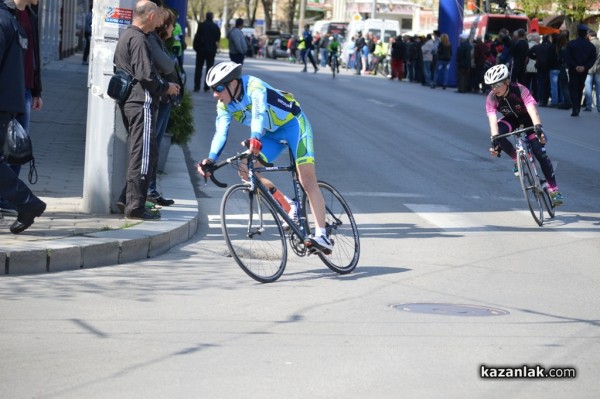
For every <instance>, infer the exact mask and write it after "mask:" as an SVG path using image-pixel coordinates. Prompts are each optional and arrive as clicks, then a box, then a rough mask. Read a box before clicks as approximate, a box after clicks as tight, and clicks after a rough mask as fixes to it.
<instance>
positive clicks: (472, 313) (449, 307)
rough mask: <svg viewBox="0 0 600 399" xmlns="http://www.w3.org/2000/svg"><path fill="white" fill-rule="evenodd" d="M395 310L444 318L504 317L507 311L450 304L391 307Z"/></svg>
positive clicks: (412, 304) (413, 304)
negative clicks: (436, 315)
mask: <svg viewBox="0 0 600 399" xmlns="http://www.w3.org/2000/svg"><path fill="white" fill-rule="evenodd" d="M393 307H394V308H395V309H397V310H401V311H403V312H412V313H427V314H439V315H445V316H467V317H483V316H506V315H507V314H510V312H508V311H507V310H502V309H497V308H490V307H488V306H476V305H456V304H452V303H404V304H400V305H394V306H393Z"/></svg>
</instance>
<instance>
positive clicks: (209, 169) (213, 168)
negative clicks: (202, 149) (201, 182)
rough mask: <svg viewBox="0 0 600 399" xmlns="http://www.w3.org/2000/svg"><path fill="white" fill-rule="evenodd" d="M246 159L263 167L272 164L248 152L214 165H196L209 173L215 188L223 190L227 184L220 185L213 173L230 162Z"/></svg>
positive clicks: (239, 153)
mask: <svg viewBox="0 0 600 399" xmlns="http://www.w3.org/2000/svg"><path fill="white" fill-rule="evenodd" d="M246 158H250V161H258V162H259V163H260V164H261V165H263V166H267V167H269V166H273V164H272V163H268V162H265V161H264V160H263V159H262V158H261V157H258V156H256V155H254V154H252V153H251V152H250V150H246V151H243V152H238V153H237V154H235V155H234V156H232V157H229V158H227V159H225V160H223V161H221V162H217V163H215V164H207V165H200V164H198V165H199V166H200V167H201V168H202V170H204V172H205V173H206V172H208V173H210V181H212V182H213V183H214V184H215V185H216V186H217V187H221V188H225V187H227V184H226V183H221V182H220V181H219V180H217V178H216V177H215V171H217V170H219V169H221V168H222V167H223V166H225V165H229V164H231V163H232V162H235V161H239V160H242V159H246Z"/></svg>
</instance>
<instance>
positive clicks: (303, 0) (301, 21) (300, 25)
mask: <svg viewBox="0 0 600 399" xmlns="http://www.w3.org/2000/svg"><path fill="white" fill-rule="evenodd" d="M305 13H306V0H300V17H299V18H298V35H301V34H302V32H303V31H304V14H305Z"/></svg>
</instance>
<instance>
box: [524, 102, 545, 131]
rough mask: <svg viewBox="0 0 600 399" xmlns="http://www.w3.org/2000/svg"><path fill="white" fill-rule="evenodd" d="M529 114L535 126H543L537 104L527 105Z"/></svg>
mask: <svg viewBox="0 0 600 399" xmlns="http://www.w3.org/2000/svg"><path fill="white" fill-rule="evenodd" d="M527 113H528V114H529V116H530V117H531V121H532V122H533V126H535V125H541V124H542V119H541V118H540V114H539V112H538V109H537V107H536V106H535V103H532V104H529V105H527Z"/></svg>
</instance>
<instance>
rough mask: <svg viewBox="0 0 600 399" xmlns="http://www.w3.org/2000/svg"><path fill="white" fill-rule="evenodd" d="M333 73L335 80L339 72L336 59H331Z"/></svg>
mask: <svg viewBox="0 0 600 399" xmlns="http://www.w3.org/2000/svg"><path fill="white" fill-rule="evenodd" d="M331 71H332V72H333V78H334V79H335V73H336V71H337V61H336V57H331Z"/></svg>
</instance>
